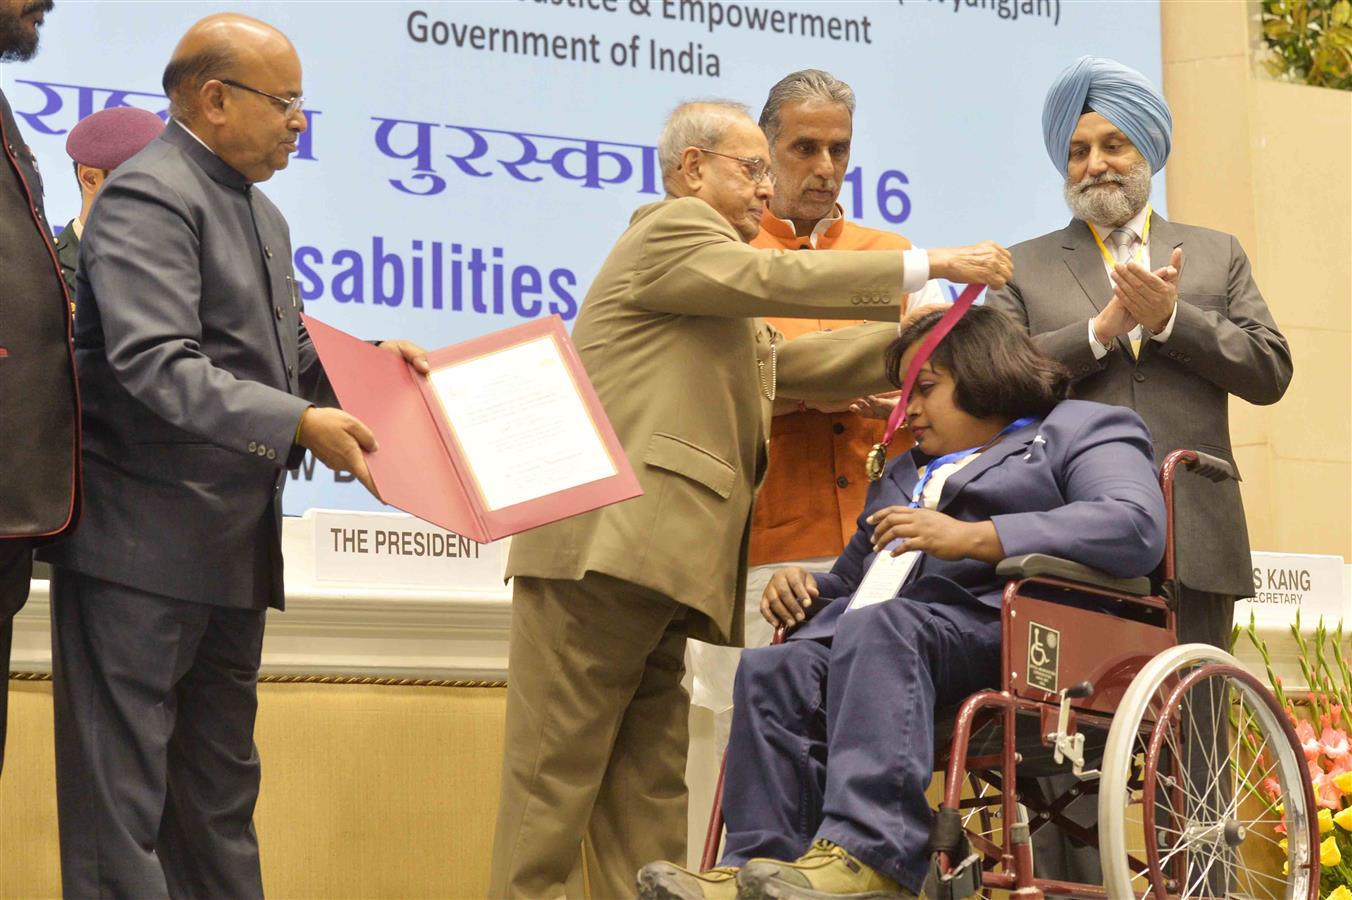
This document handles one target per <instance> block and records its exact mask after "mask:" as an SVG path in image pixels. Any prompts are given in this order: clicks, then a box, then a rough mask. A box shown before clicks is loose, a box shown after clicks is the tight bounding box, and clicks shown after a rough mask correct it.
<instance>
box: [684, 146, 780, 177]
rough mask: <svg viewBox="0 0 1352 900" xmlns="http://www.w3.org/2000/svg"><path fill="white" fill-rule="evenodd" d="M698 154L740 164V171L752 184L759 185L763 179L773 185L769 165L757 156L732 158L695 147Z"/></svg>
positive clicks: (727, 154) (728, 154)
mask: <svg viewBox="0 0 1352 900" xmlns="http://www.w3.org/2000/svg"><path fill="white" fill-rule="evenodd" d="M695 149H696V150H698V151H699V152H700V153H708V154H709V155H711V156H721V157H723V158H724V159H733V160H736V161H737V162H739V163H741V164H742V171H743V172H744V173H746V177H747V178H750V179H751V183H752V184H760V183H761V182H762V181H764V180H765V179H767V178H768V179H770V183H771V184H774V183H775V176H774V174H773V173H772V172H771V171H770V163H769V162H767V161H766V160H763V159H761V158H760V157H759V156H733V155H732V154H731V153H719V152H718V151H717V150H709V149H707V148H705V147H696V148H695Z"/></svg>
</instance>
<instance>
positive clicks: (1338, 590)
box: [1235, 551, 1352, 630]
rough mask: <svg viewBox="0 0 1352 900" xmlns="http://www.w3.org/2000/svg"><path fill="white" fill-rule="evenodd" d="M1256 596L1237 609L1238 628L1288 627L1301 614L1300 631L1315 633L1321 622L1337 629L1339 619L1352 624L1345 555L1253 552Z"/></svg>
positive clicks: (1351, 600) (1236, 621)
mask: <svg viewBox="0 0 1352 900" xmlns="http://www.w3.org/2000/svg"><path fill="white" fill-rule="evenodd" d="M1252 555H1253V596H1252V597H1249V598H1247V599H1243V600H1240V601H1239V602H1238V603H1236V604H1235V624H1237V625H1240V626H1241V627H1243V626H1246V625H1248V624H1249V614H1250V613H1252V614H1253V617H1254V620H1255V622H1256V623H1257V624H1259V625H1275V626H1279V627H1284V626H1286V625H1289V624H1291V623H1292V622H1294V621H1295V620H1296V613H1297V612H1299V613H1300V622H1301V629H1302V630H1305V629H1307V628H1314V627H1315V626H1316V625H1318V624H1319V619H1320V617H1323V619H1324V622H1325V623H1327V624H1328V625H1329V627H1332V626H1333V625H1334V624H1336V623H1337V622H1338V620H1339V619H1345V620H1347V621H1348V622H1349V623H1352V599H1349V597H1348V590H1347V586H1346V584H1345V582H1346V580H1347V578H1346V575H1345V572H1344V570H1345V569H1346V566H1344V565H1343V558H1342V557H1341V556H1318V555H1314V554H1308V553H1262V552H1259V551H1254V552H1253V554H1252Z"/></svg>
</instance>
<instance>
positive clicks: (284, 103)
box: [220, 78, 305, 119]
mask: <svg viewBox="0 0 1352 900" xmlns="http://www.w3.org/2000/svg"><path fill="white" fill-rule="evenodd" d="M220 82H221V84H228V85H230V86H231V87H233V88H239V89H240V90H241V91H249V92H251V93H254V94H258V95H259V96H260V97H267V98H268V99H269V100H271V101H272V102H273V103H276V104H279V105H280V106H281V107H282V114H283V115H284V116H286V117H287V118H288V119H289V118H291V117H292V116H294V115H295V114H296V113H298V112H300V111H301V108H302V107H303V106H305V98H304V97H291V98H290V99H288V98H286V97H278V96H277V95H276V94H269V93H268V92H267V91H260V90H259V89H258V88H256V87H249V86H248V85H247V84H243V83H241V82H238V81H235V80H234V79H233V78H222V79H220Z"/></svg>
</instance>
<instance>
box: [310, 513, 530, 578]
mask: <svg viewBox="0 0 1352 900" xmlns="http://www.w3.org/2000/svg"><path fill="white" fill-rule="evenodd" d="M307 515H308V516H309V517H311V518H313V520H314V550H315V581H316V582H317V583H319V584H335V583H336V584H349V585H350V584H366V585H373V586H380V587H388V586H391V585H396V586H402V587H415V588H439V589H446V588H450V587H454V588H455V589H456V590H458V591H490V592H495V593H501V592H502V590H503V587H502V573H503V570H504V569H505V568H506V561H507V554H506V547H507V541H494V542H493V543H491V544H480V543H478V542H477V541H474V540H472V539H470V538H467V537H464V536H463V535H459V534H456V533H455V532H453V531H447V530H446V529H444V528H438V527H437V526H435V525H430V524H428V523H427V522H424V521H423V520H422V519H419V518H417V517H416V516H410V515H405V514H403V513H361V512H344V511H341V510H322V509H321V510H311V511H310V512H309V513H308V514H307Z"/></svg>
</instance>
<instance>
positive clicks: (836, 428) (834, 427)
mask: <svg viewBox="0 0 1352 900" xmlns="http://www.w3.org/2000/svg"><path fill="white" fill-rule="evenodd" d="M831 430H832V431H834V432H835V433H836V434H844V433H845V426H844V425H842V424H840V423H839V422H837V423H836V424H834V425H832V426H831Z"/></svg>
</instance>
